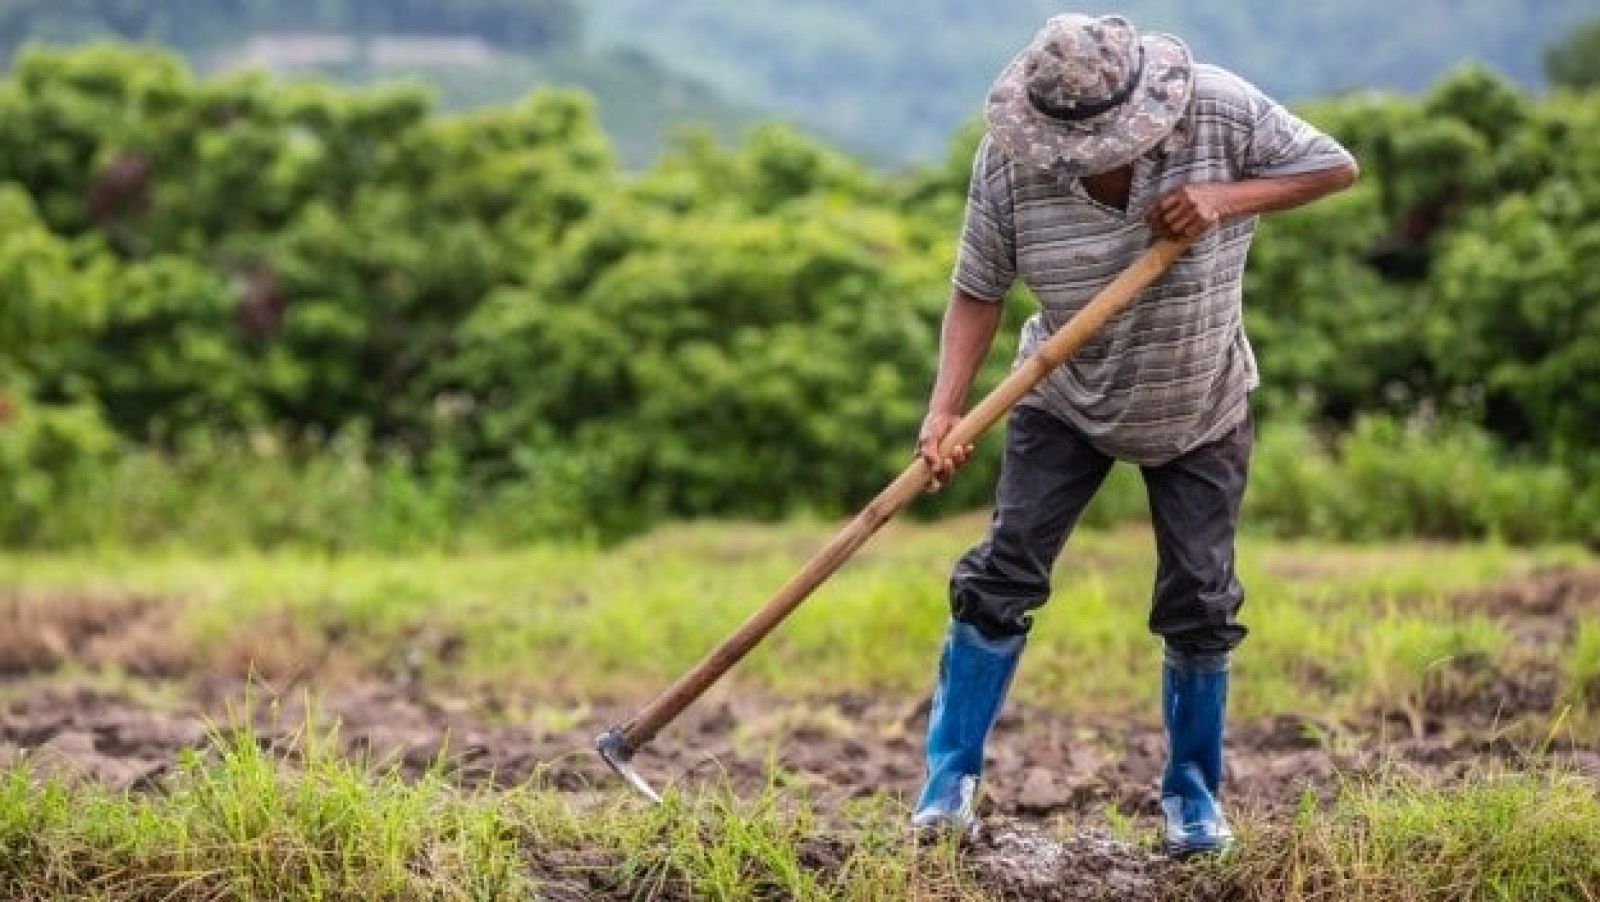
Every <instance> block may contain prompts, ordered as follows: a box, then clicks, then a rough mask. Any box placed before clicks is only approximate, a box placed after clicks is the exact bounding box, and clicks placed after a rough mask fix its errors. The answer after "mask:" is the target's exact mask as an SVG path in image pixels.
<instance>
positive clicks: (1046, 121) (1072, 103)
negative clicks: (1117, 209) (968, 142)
mask: <svg viewBox="0 0 1600 902" xmlns="http://www.w3.org/2000/svg"><path fill="white" fill-rule="evenodd" d="M1193 91H1194V61H1193V59H1192V58H1191V57H1190V55H1189V48H1188V47H1187V46H1185V45H1184V43H1183V42H1182V41H1180V40H1178V39H1177V38H1175V37H1173V36H1171V35H1144V36H1143V37H1141V36H1140V35H1139V33H1138V32H1137V31H1136V30H1135V29H1134V27H1133V25H1132V24H1131V23H1129V22H1128V20H1127V19H1124V18H1122V17H1121V16H1104V17H1094V16H1083V15H1077V14H1067V15H1060V16H1056V17H1054V18H1052V19H1051V20H1050V21H1048V22H1046V23H1045V26H1044V28H1042V29H1040V30H1039V33H1038V35H1036V36H1035V37H1034V39H1033V42H1032V43H1031V44H1029V45H1028V47H1027V49H1025V50H1023V51H1022V53H1020V54H1018V55H1017V58H1016V59H1014V60H1012V61H1011V63H1010V65H1008V66H1006V68H1005V71H1004V72H1001V73H1000V77H999V78H998V79H996V80H995V83H994V86H993V87H992V88H990V89H989V102H988V107H987V109H986V111H985V117H984V118H985V119H986V120H987V122H988V125H989V133H990V134H991V135H992V136H993V137H994V140H995V141H996V142H997V143H999V145H1000V147H1001V149H1002V150H1004V151H1005V154H1006V156H1007V157H1008V158H1010V159H1012V160H1015V161H1018V162H1022V163H1028V164H1032V165H1036V166H1041V167H1043V168H1046V169H1049V170H1051V171H1052V172H1056V173H1059V174H1061V175H1066V176H1080V175H1094V174H1096V173H1100V172H1106V171H1109V170H1112V169H1116V168H1117V167H1119V166H1123V165H1125V164H1127V163H1130V162H1132V161H1133V160H1134V159H1136V158H1138V157H1139V156H1140V155H1141V154H1144V153H1145V152H1147V151H1149V150H1150V149H1152V148H1154V147H1155V146H1156V145H1158V144H1160V143H1161V142H1162V141H1163V140H1164V139H1165V138H1166V137H1167V136H1168V135H1170V134H1171V133H1172V131H1173V129H1174V127H1176V126H1177V125H1178V123H1179V121H1180V120H1182V119H1183V117H1184V114H1185V112H1186V111H1187V109H1188V106H1189V96H1190V95H1191V94H1192V93H1193Z"/></svg>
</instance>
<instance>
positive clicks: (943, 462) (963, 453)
mask: <svg viewBox="0 0 1600 902" xmlns="http://www.w3.org/2000/svg"><path fill="white" fill-rule="evenodd" d="M959 422H961V414H959V413H954V412H948V411H938V410H935V411H929V412H928V416H927V418H926V419H924V420H923V421H922V431H921V432H920V433H918V435H917V456H919V457H921V458H922V460H923V462H924V463H926V464H927V465H928V469H929V470H930V471H932V472H933V481H932V482H930V483H928V491H930V492H937V491H939V490H940V489H942V488H944V486H945V483H947V482H949V481H950V477H952V476H954V475H955V474H956V471H957V470H959V469H961V467H962V466H963V465H964V464H966V462H967V459H968V458H969V457H971V456H972V446H971V445H962V446H961V447H959V448H956V449H954V450H952V451H951V452H950V454H949V456H945V455H942V454H940V453H939V445H940V443H941V442H943V441H944V437H945V436H947V435H949V434H950V430H951V429H954V428H955V425H956V424H957V423H959Z"/></svg>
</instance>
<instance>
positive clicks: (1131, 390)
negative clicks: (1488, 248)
mask: <svg viewBox="0 0 1600 902" xmlns="http://www.w3.org/2000/svg"><path fill="white" fill-rule="evenodd" d="M1351 162H1353V160H1352V158H1351V156H1350V154H1349V153H1348V152H1347V151H1346V150H1345V149H1344V148H1343V147H1341V146H1339V144H1338V143H1337V142H1335V141H1334V140H1333V139H1332V138H1329V137H1328V136H1327V135H1325V134H1323V133H1322V132H1320V131H1318V130H1317V129H1315V128H1313V127H1312V126H1310V125H1308V124H1307V123H1306V122H1304V121H1303V120H1301V119H1299V118H1298V117H1296V116H1295V115H1294V114H1292V113H1290V112H1289V111H1288V110H1286V109H1284V108H1283V107H1282V106H1281V105H1279V104H1278V103H1276V102H1274V101H1273V100H1272V99H1270V98H1269V97H1267V96H1266V95H1265V94H1263V93H1262V92H1261V91H1260V90H1258V89H1257V88H1256V87H1255V86H1253V85H1251V84H1250V83H1249V82H1246V81H1245V80H1244V79H1242V78H1240V77H1238V76H1237V75H1234V74H1232V73H1230V72H1228V71H1226V70H1224V69H1221V68H1218V67H1216V66H1208V65H1200V66H1197V67H1196V70H1195V86H1194V94H1193V100H1192V102H1191V104H1190V108H1189V110H1188V114H1187V116H1186V117H1185V119H1184V120H1183V121H1182V122H1181V123H1180V125H1179V126H1178V128H1177V129H1175V130H1174V133H1173V136H1172V137H1171V138H1170V139H1168V141H1167V142H1166V144H1165V145H1164V146H1163V147H1160V148H1158V149H1157V150H1156V151H1152V152H1151V153H1149V154H1146V155H1145V156H1143V157H1141V158H1139V159H1138V160H1137V161H1135V163H1134V168H1133V183H1132V187H1131V188H1130V192H1129V196H1128V209H1127V210H1126V211H1122V210H1117V209H1113V208H1111V207H1107V206H1105V205H1103V204H1100V203H1098V202H1096V201H1095V200H1093V199H1092V198H1090V197H1089V195H1088V194H1087V193H1086V192H1085V190H1084V188H1083V186H1082V184H1081V183H1080V182H1079V181H1078V180H1077V179H1076V178H1065V177H1060V176H1057V175H1055V174H1053V173H1051V172H1049V171H1047V170H1045V169H1043V168H1039V167H1033V166H1026V165H1022V164H1018V163H1013V162H1011V161H1009V160H1007V159H1006V157H1005V156H1004V154H1003V153H1002V152H1001V151H1000V148H999V147H998V145H996V144H995V142H993V141H992V140H991V139H990V138H988V137H987V136H986V137H985V138H984V139H983V141H982V143H981V144H980V145H979V147H978V152H977V155H976V158H975V160H974V161H973V172H972V187H971V189H970V192H969V195H968V199H967V211H966V221H965V225H964V226H963V228H962V236H961V247H960V251H959V253H958V255H957V260H956V268H955V275H954V282H955V285H956V287H957V288H958V289H960V290H961V291H963V292H964V293H966V294H968V295H970V296H972V297H974V298H979V299H984V300H993V301H999V300H1000V299H1002V298H1004V297H1005V295H1006V293H1007V292H1008V291H1009V290H1010V289H1011V286H1012V284H1013V283H1014V282H1015V281H1016V280H1017V279H1018V278H1021V279H1022V281H1023V282H1024V283H1025V284H1026V285H1027V286H1028V288H1029V289H1031V290H1032V292H1033V294H1034V296H1035V297H1036V298H1038V300H1039V308H1040V309H1039V312H1038V313H1037V314H1035V315H1034V316H1033V317H1032V318H1030V319H1029V320H1028V322H1027V323H1026V324H1025V325H1024V326H1023V329H1022V343H1021V347H1020V348H1019V350H1018V357H1017V359H1018V360H1019V361H1020V360H1022V359H1023V358H1024V357H1026V356H1027V355H1028V354H1031V353H1032V352H1033V350H1034V348H1035V347H1037V346H1038V344H1039V343H1040V342H1041V341H1043V340H1044V339H1046V338H1047V337H1049V335H1050V334H1051V333H1053V332H1054V331H1055V330H1056V329H1058V328H1060V327H1061V326H1062V325H1063V324H1064V323H1066V321H1067V320H1068V319H1070V318H1071V317H1072V315H1073V314H1075V313H1077V312H1078V310H1079V309H1081V308H1082V307H1083V306H1084V305H1085V304H1086V303H1087V302H1088V301H1089V300H1090V299H1091V298H1093V297H1094V296H1095V294H1096V293H1098V292H1099V291H1100V289H1102V288H1104V287H1105V286H1106V284H1107V283H1109V282H1110V281H1111V280H1112V279H1113V278H1114V277H1115V276H1116V275H1117V274H1118V273H1120V272H1121V271H1122V270H1123V269H1125V268H1126V267H1127V266H1129V265H1130V264H1132V263H1133V262H1134V261H1135V260H1136V259H1138V257H1139V256H1140V255H1141V254H1142V253H1143V252H1144V251H1145V250H1146V249H1148V248H1149V246H1150V244H1151V242H1152V241H1153V236H1152V234H1151V229H1150V227H1149V226H1148V225H1146V223H1145V218H1144V217H1145V211H1146V209H1147V208H1148V207H1149V205H1150V204H1151V203H1153V202H1155V201H1156V200H1157V199H1159V198H1160V197H1161V196H1162V195H1163V194H1165V193H1166V192H1168V191H1171V190H1172V189H1174V188H1178V187H1181V186H1183V185H1187V184H1193V183H1199V182H1222V181H1237V180H1240V179H1248V178H1261V177H1271V176H1283V175H1292V174H1296V173H1303V172H1311V171H1316V170H1320V169H1330V168H1334V167H1338V166H1341V165H1344V164H1347V163H1351ZM1255 227H1256V217H1253V216H1252V217H1246V218H1239V219H1231V220H1227V221H1225V222H1223V223H1222V224H1221V225H1220V226H1219V227H1217V228H1215V229H1212V230H1211V231H1210V232H1208V233H1207V234H1206V235H1205V236H1203V237H1202V238H1201V239H1200V240H1199V241H1197V242H1196V243H1195V244H1194V246H1193V247H1191V248H1190V249H1189V250H1188V252H1186V253H1185V254H1184V255H1183V257H1182V258H1181V259H1180V260H1179V261H1178V262H1177V263H1176V264H1175V265H1174V266H1173V268H1172V269H1171V270H1169V271H1168V272H1167V273H1166V274H1165V275H1164V276H1162V277H1161V278H1160V279H1159V280H1157V281H1156V282H1155V283H1154V284H1152V285H1151V286H1150V287H1149V288H1147V289H1145V291H1144V292H1143V293H1142V294H1141V295H1140V296H1139V297H1138V298H1137V299H1136V300H1135V301H1134V303H1133V304H1132V305H1130V306H1129V307H1128V308H1127V309H1125V310H1123V311H1122V312H1121V313H1120V314H1118V315H1117V316H1116V317H1115V318H1113V319H1112V320H1111V321H1110V322H1109V323H1107V324H1106V327H1105V328H1104V329H1103V330H1102V331H1101V332H1100V334H1099V335H1097V336H1095V337H1094V338H1093V339H1091V340H1090V341H1089V342H1088V343H1087V344H1086V345H1084V347H1083V348H1082V349H1081V350H1080V351H1078V353H1077V354H1076V355H1075V356H1073V357H1072V358H1071V359H1069V360H1068V361H1067V362H1066V363H1064V364H1063V365H1062V366H1061V367H1060V368H1058V369H1057V370H1056V371H1055V372H1053V373H1052V374H1051V375H1050V376H1049V377H1048V378H1047V379H1046V380H1045V381H1044V382H1043V383H1041V384H1040V385H1039V387H1038V388H1036V389H1034V391H1033V392H1031V393H1030V394H1029V395H1028V396H1027V397H1026V398H1024V399H1023V401H1022V402H1021V403H1023V404H1026V405H1029V406H1033V407H1038V408H1042V409H1044V410H1045V411H1048V412H1050V413H1052V414H1055V415H1056V416H1058V417H1060V418H1062V419H1064V420H1065V421H1066V422H1067V423H1068V424H1070V425H1071V426H1073V427H1074V428H1075V429H1076V430H1077V431H1078V432H1079V433H1080V434H1081V435H1083V436H1084V438H1085V439H1087V440H1088V441H1089V442H1090V443H1091V444H1092V445H1093V446H1094V447H1095V448H1097V449H1099V450H1100V451H1101V452H1102V453H1104V454H1107V455H1110V456H1112V457H1115V458H1118V459H1121V460H1126V461H1130V462H1133V463H1136V464H1140V465H1159V464H1163V463H1166V462H1168V461H1170V460H1172V459H1173V458H1175V457H1178V456H1180V455H1182V454H1185V453H1187V452H1188V451H1190V450H1192V449H1194V448H1196V447H1199V446H1201V445H1204V444H1206V443H1208V442H1211V441H1215V440H1216V439H1219V438H1221V437H1222V436H1224V435H1226V434H1227V433H1228V432H1229V431H1230V430H1232V429H1233V428H1235V427H1236V426H1238V425H1239V423H1241V422H1242V421H1243V420H1244V418H1245V416H1246V413H1247V409H1248V396H1249V393H1250V391H1251V390H1252V389H1254V388H1255V387H1256V386H1257V385H1258V384H1259V381H1260V379H1259V376H1258V375H1257V372H1256V361H1255V355H1254V354H1253V352H1252V351H1251V350H1250V342H1249V341H1248V339H1246V337H1245V333H1244V327H1243V323H1242V319H1241V306H1240V302H1241V298H1242V293H1243V292H1242V283H1243V276H1244V266H1245V255H1246V253H1247V252H1248V251H1249V249H1250V240H1251V237H1252V236H1253V235H1254V234H1255Z"/></svg>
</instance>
